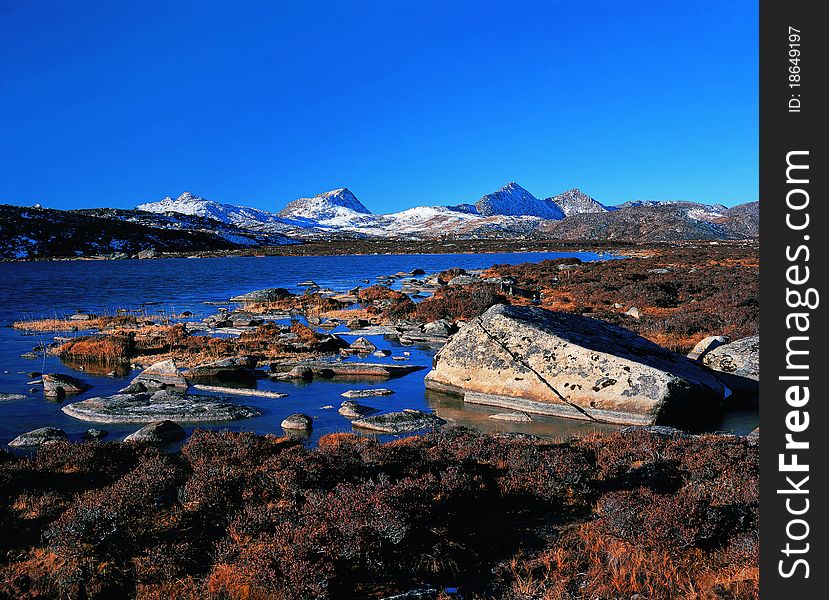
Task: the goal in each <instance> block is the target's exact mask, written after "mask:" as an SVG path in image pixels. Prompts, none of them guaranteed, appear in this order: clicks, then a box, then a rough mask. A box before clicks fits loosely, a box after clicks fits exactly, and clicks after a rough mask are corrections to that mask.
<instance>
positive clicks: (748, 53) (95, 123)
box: [0, 0, 758, 212]
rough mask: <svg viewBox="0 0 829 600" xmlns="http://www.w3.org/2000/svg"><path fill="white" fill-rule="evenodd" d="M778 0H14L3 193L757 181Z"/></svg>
mask: <svg viewBox="0 0 829 600" xmlns="http://www.w3.org/2000/svg"><path fill="white" fill-rule="evenodd" d="M757 28H758V14H757V2H756V0H755V1H753V2H744V1H741V0H736V1H733V2H714V1H710V2H709V1H700V0H697V1H693V2H686V1H679V0H677V1H671V2H664V1H660V2H636V1H628V2H622V1H618V2H616V1H614V2H611V1H605V0H595V1H593V0H580V1H579V0H571V1H560V2H556V1H543V2H542V1H535V2H530V1H521V0H517V1H516V0H510V1H507V0H504V1H489V2H487V1H476V2H471V1H459V0H444V1H432V0H418V1H413V2H409V1H405V2H404V1H395V0H386V1H379V2H361V1H359V0H357V1H350V2H336V3H335V2H331V3H329V2H314V1H303V2H261V3H259V2H248V1H243V2H233V3H231V2H222V3H219V2H207V1H204V0H202V1H200V2H170V1H167V2H154V1H142V2H140V3H139V2H126V1H121V2H101V1H98V2H83V1H72V2H70V1H61V0H51V1H42V0H41V1H39V0H31V1H24V0H0V56H2V57H3V58H2V59H0V203H11V204H32V203H34V202H40V203H42V204H43V205H44V206H49V207H53V208H80V207H93V206H113V207H132V206H135V205H136V204H138V203H140V202H148V201H153V200H157V199H160V198H162V197H164V196H167V195H172V196H176V195H178V194H179V193H181V192H182V191H184V190H189V191H192V192H193V193H196V194H199V195H202V196H204V197H207V198H210V199H213V200H218V201H221V202H229V203H235V204H246V205H250V206H255V207H258V208H263V209H266V210H279V209H281V208H282V207H283V206H284V205H285V203H287V202H288V201H289V200H292V199H294V198H297V197H300V196H310V195H314V194H316V193H319V192H322V191H325V190H328V189H332V188H337V187H348V188H350V189H351V190H352V191H353V192H354V193H355V194H356V195H357V196H358V197H359V198H360V199H361V200H362V201H363V203H364V204H366V206H367V207H368V208H369V209H371V210H373V211H374V212H391V211H395V210H401V209H404V208H408V207H411V206H415V205H420V204H455V203H460V202H474V201H475V200H476V199H478V198H479V197H480V196H481V195H483V194H485V193H488V192H490V191H493V190H495V189H497V188H498V187H500V186H502V185H504V184H505V183H507V182H508V181H512V180H514V181H517V182H518V183H520V184H521V185H522V186H523V187H525V188H527V189H528V190H529V191H531V192H532V193H533V194H535V195H536V196H538V197H547V196H550V195H553V194H556V193H559V192H561V191H563V190H565V189H567V188H570V187H579V188H581V189H582V190H584V191H585V192H587V193H588V194H590V195H592V196H594V197H595V198H597V199H598V200H600V201H602V202H605V203H609V204H616V203H619V202H624V201H626V200H633V199H684V200H693V201H701V202H711V203H713V202H721V203H724V204H727V205H733V204H737V203H740V202H747V201H752V200H756V199H757V194H758V192H757V185H758V181H757V180H758V168H757V157H758V128H757V119H758V106H757V104H758V93H757V86H758V68H757V59H758V56H757Z"/></svg>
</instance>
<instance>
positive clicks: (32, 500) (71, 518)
mask: <svg viewBox="0 0 829 600" xmlns="http://www.w3.org/2000/svg"><path fill="white" fill-rule="evenodd" d="M757 460H758V452H757V447H756V446H751V445H749V444H748V443H747V442H746V440H745V439H744V438H737V437H722V436H701V437H687V436H683V435H681V434H669V435H665V434H664V433H662V434H655V433H652V432H647V431H644V430H632V431H629V432H622V433H618V434H613V435H607V436H594V437H587V438H583V439H574V440H570V441H568V442H565V443H554V442H541V441H537V440H533V439H529V438H515V437H504V436H489V435H484V434H480V433H476V432H472V431H469V430H464V429H449V430H444V431H439V432H435V433H431V434H427V435H424V436H418V437H410V438H405V439H402V440H399V441H396V442H393V443H388V444H378V443H377V442H376V441H375V440H373V439H371V438H366V437H360V436H356V435H352V434H333V435H328V436H325V437H323V438H322V439H321V441H320V443H319V446H318V447H317V448H315V449H309V448H307V447H305V446H303V445H301V444H299V443H297V442H295V441H292V440H290V439H286V438H276V437H272V436H265V437H261V436H256V435H253V434H248V433H230V432H216V431H201V430H199V431H196V432H195V433H194V434H193V436H192V437H191V439H190V440H189V441H188V442H187V444H186V445H185V446H184V447H183V448H182V450H181V452H180V453H178V454H168V453H165V452H163V451H161V450H157V449H155V448H153V447H146V446H140V445H136V444H118V443H112V444H101V443H83V444H68V443H57V444H50V445H48V446H44V447H42V448H41V449H40V450H39V451H38V453H37V455H36V456H34V457H32V458H21V457H17V456H12V455H10V454H7V453H2V454H0V482H2V485H0V526H2V530H3V531H4V535H3V536H2V538H0V546H1V547H0V557H1V558H0V561H1V562H0V572H2V576H0V582H2V583H0V595H2V596H4V597H9V598H58V597H63V598H110V597H133V596H137V597H139V598H159V599H161V598H165V599H166V598H239V599H242V598H246V599H254V598H280V599H282V598H284V599H288V598H297V599H298V598H357V597H366V598H372V597H375V598H379V597H382V596H383V595H389V594H392V593H395V592H402V591H406V590H408V589H412V588H415V587H420V588H422V587H425V586H431V587H434V588H437V589H442V588H457V589H458V590H459V591H460V592H461V593H462V594H463V597H465V598H481V599H483V598H494V597H498V598H516V599H518V598H621V597H624V598H629V597H632V596H634V595H636V594H638V595H639V596H638V597H643V598H652V599H656V598H682V597H684V598H692V597H693V598H753V597H756V595H757V568H756V565H757V544H758V539H757V517H758V504H757Z"/></svg>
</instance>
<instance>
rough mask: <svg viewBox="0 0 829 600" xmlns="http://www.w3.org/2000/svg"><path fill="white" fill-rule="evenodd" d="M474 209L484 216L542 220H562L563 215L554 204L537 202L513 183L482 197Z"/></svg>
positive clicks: (542, 201)
mask: <svg viewBox="0 0 829 600" xmlns="http://www.w3.org/2000/svg"><path fill="white" fill-rule="evenodd" d="M475 208H477V209H478V212H479V213H480V214H482V215H484V216H494V215H502V216H528V217H540V218H542V219H553V220H558V219H563V218H564V213H563V212H562V211H561V209H560V208H559V207H558V206H556V205H555V204H553V203H551V202H548V201H547V200H539V199H538V198H536V197H535V196H533V195H532V194H531V193H530V192H528V191H527V190H525V189H524V188H522V187H521V186H520V185H518V184H517V183H515V182H514V181H510V182H509V183H508V184H507V185H505V186H504V187H502V188H500V189H499V190H497V191H495V192H492V193H491V194H487V195H485V196H483V197H482V198H481V199H480V200H478V202H476V203H475Z"/></svg>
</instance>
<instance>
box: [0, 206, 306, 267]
mask: <svg viewBox="0 0 829 600" xmlns="http://www.w3.org/2000/svg"><path fill="white" fill-rule="evenodd" d="M286 242H293V240H289V239H288V238H286V237H284V236H279V237H276V238H275V237H273V236H268V235H264V236H262V235H257V234H255V233H252V232H249V231H245V230H242V229H239V228H235V227H232V226H227V225H224V224H218V223H217V222H216V221H213V220H209V219H206V220H203V221H199V220H182V221H179V220H176V219H168V218H165V217H163V216H159V215H156V214H153V213H142V212H140V211H129V210H127V211H125V210H115V209H92V210H81V211H64V210H53V209H48V208H37V207H20V206H9V205H7V204H2V205H0V259H12V258H48V257H62V256H70V257H71V256H76V257H79V256H97V255H102V254H119V255H127V256H132V255H134V254H136V253H138V252H140V251H141V250H149V249H151V248H152V249H155V250H158V251H161V252H189V251H201V250H225V249H234V248H245V247H250V246H260V245H275V244H279V243H286Z"/></svg>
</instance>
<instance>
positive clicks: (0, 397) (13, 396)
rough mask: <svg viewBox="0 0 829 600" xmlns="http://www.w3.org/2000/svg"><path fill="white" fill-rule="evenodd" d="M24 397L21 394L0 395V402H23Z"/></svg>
mask: <svg viewBox="0 0 829 600" xmlns="http://www.w3.org/2000/svg"><path fill="white" fill-rule="evenodd" d="M25 399H26V396H25V395H23V394H6V393H0V402H4V401H6V400H25Z"/></svg>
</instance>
